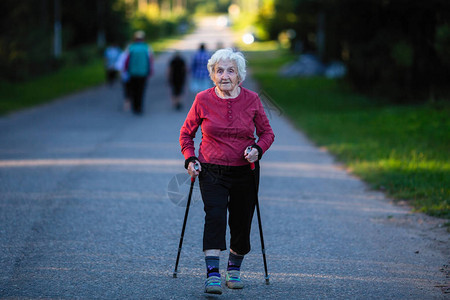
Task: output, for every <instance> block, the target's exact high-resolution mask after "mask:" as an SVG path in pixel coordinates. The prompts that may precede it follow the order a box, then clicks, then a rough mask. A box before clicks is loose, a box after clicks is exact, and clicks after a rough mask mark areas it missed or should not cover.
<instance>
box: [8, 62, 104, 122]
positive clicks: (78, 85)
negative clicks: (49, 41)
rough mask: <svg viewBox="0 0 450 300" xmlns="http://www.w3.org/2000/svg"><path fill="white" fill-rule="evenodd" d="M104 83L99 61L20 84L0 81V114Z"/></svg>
mask: <svg viewBox="0 0 450 300" xmlns="http://www.w3.org/2000/svg"><path fill="white" fill-rule="evenodd" d="M104 80H105V74H104V70H103V62H102V60H101V59H97V60H95V61H92V62H91V63H89V64H87V65H82V66H71V67H64V68H62V69H60V70H58V71H57V72H55V73H52V74H48V75H45V76H41V77H39V78H35V79H33V80H29V81H26V82H20V83H9V82H0V91H2V92H1V93H0V115H3V114H6V113H8V112H12V111H16V110H19V109H23V108H26V107H31V106H35V105H38V104H41V103H45V102H49V101H51V100H52V99H55V98H57V97H59V96H62V95H65V94H68V93H72V92H75V91H79V90H82V89H84V88H87V87H90V86H94V85H97V84H100V83H102V82H103V81H104Z"/></svg>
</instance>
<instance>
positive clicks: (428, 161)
mask: <svg viewBox="0 0 450 300" xmlns="http://www.w3.org/2000/svg"><path fill="white" fill-rule="evenodd" d="M292 58H293V57H292V56H291V55H289V54H287V53H285V52H283V51H278V50H272V51H255V52H247V59H248V60H249V66H250V67H251V69H252V71H253V76H254V77H255V78H256V80H257V81H258V82H259V84H260V85H261V88H262V89H263V90H264V91H265V92H267V93H268V94H269V95H270V96H271V97H272V98H273V99H274V100H275V101H276V102H277V104H278V105H279V106H281V107H282V108H283V110H284V112H285V113H286V114H287V116H288V117H289V118H290V119H291V120H292V121H293V122H294V123H295V124H296V125H297V126H299V127H300V128H301V129H302V130H304V131H305V133H306V134H307V135H308V136H309V137H310V138H311V139H312V140H313V141H314V142H315V143H316V144H317V145H319V146H323V147H326V148H327V149H328V150H329V151H330V152H331V153H333V154H334V155H335V156H336V157H337V158H338V159H339V160H340V161H342V162H344V163H345V164H346V165H347V166H348V167H349V169H350V170H351V171H352V172H354V174H356V175H358V176H359V177H360V178H362V179H363V180H365V181H366V182H368V183H370V184H371V185H372V186H373V187H374V188H375V189H380V190H383V191H385V192H387V194H388V195H390V196H391V197H393V198H394V199H397V200H407V201H409V203H410V204H411V205H412V206H413V207H414V208H415V209H416V210H417V211H421V212H425V213H427V214H430V215H434V216H439V217H443V218H450V134H449V132H450V106H449V105H448V104H444V103H441V104H440V105H439V106H438V105H436V104H435V105H431V104H423V105H401V106H400V105H395V104H391V103H387V102H386V101H380V100H375V99H370V98H368V97H365V96H362V95H358V94H356V93H354V92H352V91H351V90H350V89H349V88H347V87H346V85H345V83H343V82H340V81H337V80H332V79H327V78H323V77H314V78H282V77H280V76H279V75H278V70H279V68H280V66H282V65H283V64H284V63H286V62H287V61H290V60H291V59H292Z"/></svg>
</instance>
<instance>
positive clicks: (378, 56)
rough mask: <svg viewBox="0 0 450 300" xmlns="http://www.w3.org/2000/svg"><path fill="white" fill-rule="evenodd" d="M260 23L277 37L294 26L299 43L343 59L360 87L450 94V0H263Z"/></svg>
mask: <svg viewBox="0 0 450 300" xmlns="http://www.w3.org/2000/svg"><path fill="white" fill-rule="evenodd" d="M271 2H273V4H272V3H271ZM268 3H269V5H270V6H271V7H273V9H274V12H273V13H270V12H268V10H267V5H268ZM259 23H260V24H263V25H264V26H265V28H266V30H267V32H268V36H269V37H270V38H271V39H277V38H278V36H279V35H280V33H283V32H287V33H289V34H288V36H289V37H291V39H292V40H291V42H292V43H291V46H292V48H293V49H297V50H302V52H314V53H317V54H318V55H320V57H321V58H322V59H323V60H324V61H325V62H327V61H329V60H335V59H339V60H343V61H344V62H345V63H346V64H347V66H348V68H349V73H348V79H349V80H350V81H351V82H352V83H353V84H354V86H355V87H357V88H359V89H362V90H365V91H370V92H374V93H378V94H381V95H385V96H390V97H392V98H393V99H397V100H401V101H412V100H418V99H428V98H429V97H435V96H436V95H437V96H438V97H439V94H440V95H443V94H445V93H447V96H448V94H449V88H448V87H447V86H448V83H447V80H446V74H448V72H449V71H450V65H449V63H448V61H449V59H448V57H450V30H449V28H450V27H449V23H450V1H448V0H428V1H422V0H365V1H360V0H290V1H282V0H263V4H262V5H261V7H260V14H259ZM441 97H442V96H441Z"/></svg>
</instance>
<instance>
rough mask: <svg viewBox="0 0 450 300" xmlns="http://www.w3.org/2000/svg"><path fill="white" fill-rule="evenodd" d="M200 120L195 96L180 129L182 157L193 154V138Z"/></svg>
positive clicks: (186, 157) (185, 157)
mask: <svg viewBox="0 0 450 300" xmlns="http://www.w3.org/2000/svg"><path fill="white" fill-rule="evenodd" d="M201 122H202V119H201V118H200V114H199V107H198V99H197V98H195V100H194V103H193V104H192V107H191V109H190V110H189V113H188V115H187V117H186V120H185V121H184V124H183V126H182V127H181V130H180V146H181V153H183V155H184V159H188V158H189V157H192V156H195V147H194V138H195V134H196V133H197V130H198V127H199V126H200V124H201Z"/></svg>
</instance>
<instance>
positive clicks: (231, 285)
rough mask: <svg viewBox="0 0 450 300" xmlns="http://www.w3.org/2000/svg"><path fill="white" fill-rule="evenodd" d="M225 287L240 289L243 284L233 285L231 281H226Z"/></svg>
mask: <svg viewBox="0 0 450 300" xmlns="http://www.w3.org/2000/svg"><path fill="white" fill-rule="evenodd" d="M226 285H227V287H228V288H229V289H232V290H240V289H243V288H244V285H240V286H239V285H235V286H233V284H232V283H228V282H227V284H226Z"/></svg>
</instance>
